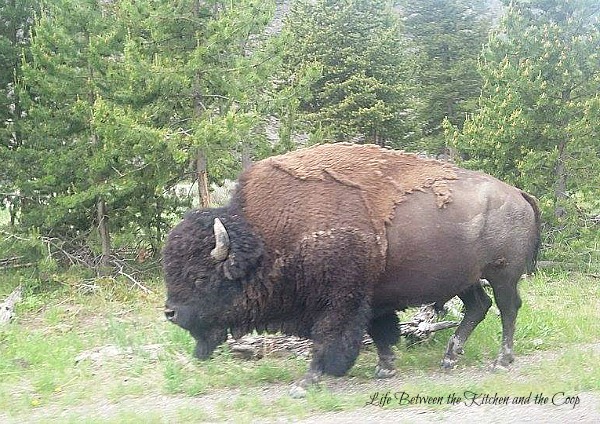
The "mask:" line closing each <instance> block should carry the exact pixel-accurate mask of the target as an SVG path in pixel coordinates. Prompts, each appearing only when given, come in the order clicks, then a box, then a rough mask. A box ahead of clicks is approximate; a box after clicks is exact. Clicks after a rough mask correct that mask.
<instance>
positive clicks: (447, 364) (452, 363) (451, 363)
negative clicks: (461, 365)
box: [440, 358, 458, 371]
mask: <svg viewBox="0 0 600 424" xmlns="http://www.w3.org/2000/svg"><path fill="white" fill-rule="evenodd" d="M456 362H458V361H457V360H456V359H450V358H444V359H442V363H441V364H440V365H441V367H442V369H443V370H445V371H450V370H453V369H454V368H455V367H456Z"/></svg>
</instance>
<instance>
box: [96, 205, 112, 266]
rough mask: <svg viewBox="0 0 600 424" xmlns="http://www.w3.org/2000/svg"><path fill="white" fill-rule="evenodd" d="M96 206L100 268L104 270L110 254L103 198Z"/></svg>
mask: <svg viewBox="0 0 600 424" xmlns="http://www.w3.org/2000/svg"><path fill="white" fill-rule="evenodd" d="M96 206H97V211H98V233H99V234H100V240H101V242H102V256H101V258H100V266H101V267H102V268H104V267H106V266H108V259H109V258H110V253H111V247H110V232H109V229H108V216H107V214H106V202H105V201H104V199H103V198H99V199H98V203H97V204H96Z"/></svg>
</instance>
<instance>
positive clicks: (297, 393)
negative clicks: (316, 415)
mask: <svg viewBox="0 0 600 424" xmlns="http://www.w3.org/2000/svg"><path fill="white" fill-rule="evenodd" d="M307 393H308V392H307V391H306V389H305V388H304V387H302V386H299V385H297V384H294V385H293V386H292V388H291V389H290V397H291V398H292V399H304V398H305V397H306V394H307Z"/></svg>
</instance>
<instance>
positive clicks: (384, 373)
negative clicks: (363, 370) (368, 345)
mask: <svg viewBox="0 0 600 424" xmlns="http://www.w3.org/2000/svg"><path fill="white" fill-rule="evenodd" d="M395 375H396V370H395V369H390V368H383V367H381V366H379V365H377V366H376V367H375V378H392V377H393V376H395Z"/></svg>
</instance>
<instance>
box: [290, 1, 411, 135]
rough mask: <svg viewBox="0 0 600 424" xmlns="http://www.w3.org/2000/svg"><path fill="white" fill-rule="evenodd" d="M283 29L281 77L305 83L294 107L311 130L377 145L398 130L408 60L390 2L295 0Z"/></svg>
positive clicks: (405, 124) (404, 121) (405, 126)
mask: <svg viewBox="0 0 600 424" xmlns="http://www.w3.org/2000/svg"><path fill="white" fill-rule="evenodd" d="M284 32H285V34H284V36H285V37H288V38H287V41H288V42H287V45H288V48H287V49H286V51H285V52H284V61H285V62H284V63H285V65H286V67H287V69H288V76H287V77H286V78H285V81H287V83H288V84H289V83H290V82H291V83H292V84H294V83H296V84H300V85H302V84H305V85H306V86H307V88H306V90H305V91H306V95H305V96H304V98H302V99H301V102H300V104H299V110H300V111H301V112H302V113H303V114H304V115H305V117H306V119H307V120H308V121H309V122H310V124H311V126H312V129H313V131H321V132H322V133H324V134H325V135H329V136H330V137H331V138H332V139H334V140H351V139H355V138H357V137H358V138H363V139H364V140H365V141H367V142H372V143H377V144H381V145H384V144H394V143H398V142H399V141H400V140H401V139H402V138H403V137H405V136H406V134H407V133H408V131H409V128H410V122H409V110H408V109H409V102H408V101H407V98H409V96H408V93H407V87H406V86H407V84H406V80H407V77H408V75H409V73H408V72H409V69H410V63H409V61H408V59H407V56H406V55H405V54H404V48H405V45H404V43H403V40H402V37H401V32H400V22H399V19H398V16H397V13H395V12H394V11H393V9H392V4H391V2H389V1H386V0H377V1H368V2H365V1H359V0H349V1H345V2H339V1H332V0H319V1H316V2H315V1H300V2H297V3H296V4H295V6H294V8H293V9H292V11H291V13H290V15H289V17H288V19H287V20H286V24H285V27H284ZM315 69H316V70H318V71H319V74H318V75H315ZM306 74H308V76H309V79H308V80H307V79H306ZM307 81H308V82H307Z"/></svg>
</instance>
